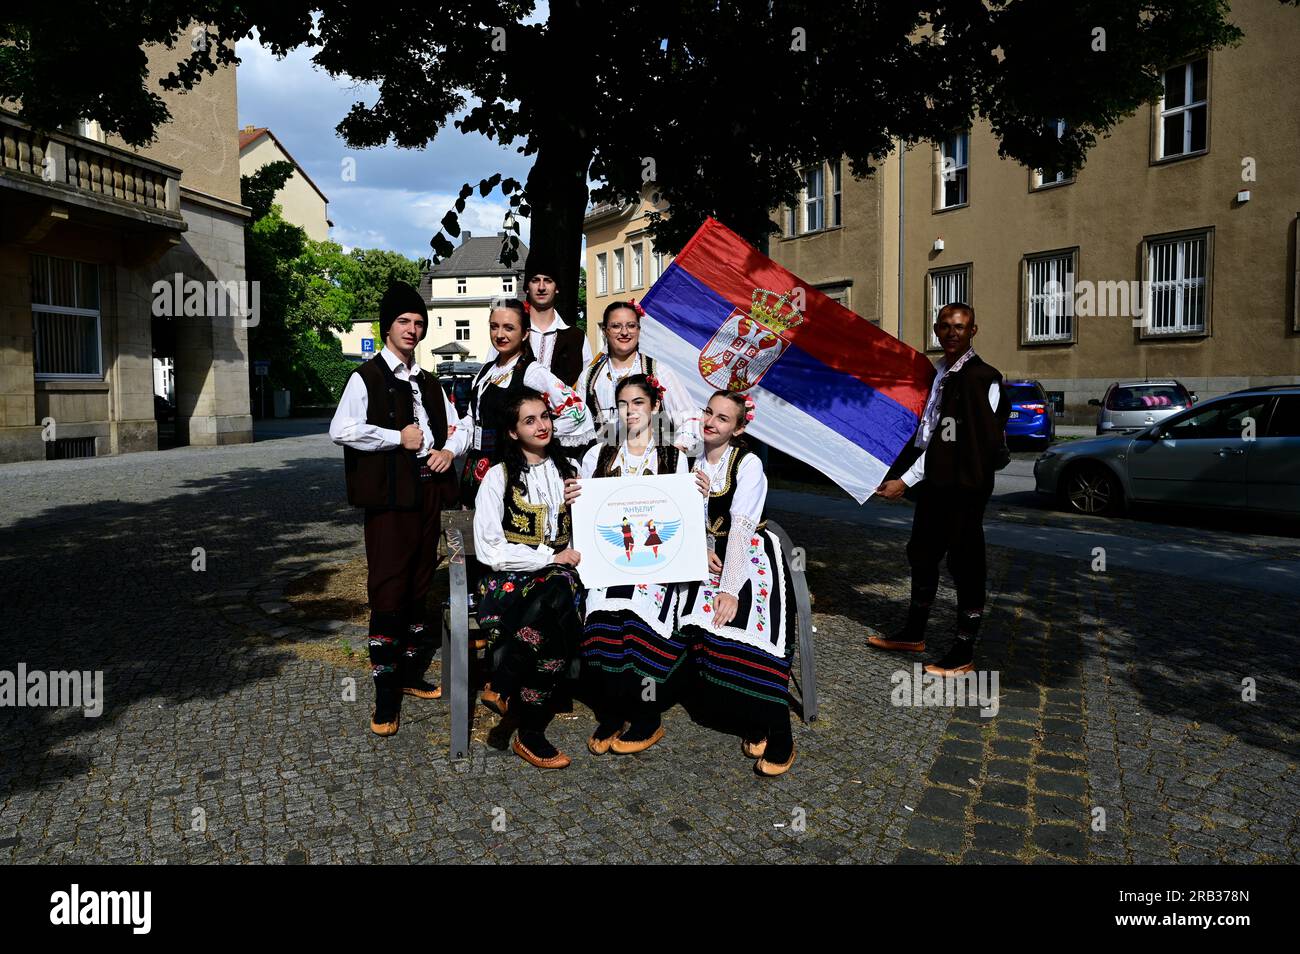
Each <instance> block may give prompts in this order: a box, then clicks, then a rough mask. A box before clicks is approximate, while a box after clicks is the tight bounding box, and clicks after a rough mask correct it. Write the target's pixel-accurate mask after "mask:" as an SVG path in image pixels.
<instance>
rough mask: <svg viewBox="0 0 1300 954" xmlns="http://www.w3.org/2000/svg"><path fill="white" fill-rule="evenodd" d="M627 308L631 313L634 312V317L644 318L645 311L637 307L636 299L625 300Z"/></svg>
mask: <svg viewBox="0 0 1300 954" xmlns="http://www.w3.org/2000/svg"><path fill="white" fill-rule="evenodd" d="M627 306H628V307H629V308H631V309H632V310H633V311H635V312H636V316H637V317H638V318H644V317H645V309H644V308H642V307H641V306H640V305H638V304H637V303H636V299H635V298H629V299H628V300H627Z"/></svg>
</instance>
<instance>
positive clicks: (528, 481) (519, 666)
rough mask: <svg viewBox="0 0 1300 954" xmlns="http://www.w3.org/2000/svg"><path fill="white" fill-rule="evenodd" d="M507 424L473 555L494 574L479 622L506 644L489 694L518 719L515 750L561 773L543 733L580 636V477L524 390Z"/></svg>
mask: <svg viewBox="0 0 1300 954" xmlns="http://www.w3.org/2000/svg"><path fill="white" fill-rule="evenodd" d="M502 420H503V423H504V422H505V421H509V422H510V423H509V425H508V426H506V427H503V433H502V445H501V456H502V462H501V463H499V464H496V465H494V466H493V467H492V468H491V469H490V470H489V471H488V472H487V474H486V475H485V476H484V478H483V481H482V483H481V484H480V486H479V490H478V496H477V497H476V498H475V505H474V547H475V556H476V557H477V558H478V560H479V562H481V563H483V564H485V565H486V566H487V568H488V570H487V572H486V573H485V574H484V576H483V578H482V579H481V580H480V582H479V588H478V592H479V612H478V620H479V623H480V625H483V626H485V627H487V628H489V629H494V630H495V631H496V633H497V635H498V636H499V638H500V639H501V640H504V641H505V649H504V656H503V658H502V660H501V662H500V664H499V665H498V667H497V669H496V671H495V672H494V673H493V676H492V684H493V685H492V688H493V689H494V690H495V693H494V696H495V698H496V699H497V700H499V711H504V710H506V709H508V710H509V712H510V713H511V714H512V715H514V714H517V715H518V718H519V732H518V734H517V735H516V737H515V740H514V742H513V744H512V746H511V747H512V749H513V750H514V752H515V754H516V755H518V756H519V757H520V758H522V759H524V760H525V761H527V762H530V763H531V764H533V765H535V766H537V767H538V768H546V769H550V768H564V767H565V766H566V765H568V764H569V763H570V759H569V757H568V756H567V755H565V754H564V753H563V752H561V751H559V750H558V749H557V748H556V747H555V746H554V745H552V744H551V743H550V741H549V740H548V739H547V738H546V726H547V724H548V723H549V722H550V718H551V711H550V701H551V697H552V695H553V693H554V691H555V688H556V686H557V685H558V683H559V680H560V679H561V678H562V677H563V674H564V672H565V670H566V669H567V668H568V665H569V662H570V661H571V660H572V659H573V657H574V655H575V654H576V653H577V650H578V641H579V638H580V637H581V635H582V604H583V589H582V583H581V581H580V580H579V578H578V574H577V571H576V569H575V568H576V567H577V565H578V561H579V559H580V557H579V554H578V552H577V551H576V550H573V549H572V548H571V547H570V546H569V543H570V529H571V528H570V523H569V508H568V505H567V504H566V503H565V482H566V480H568V481H574V482H575V483H576V480H575V478H576V474H575V471H574V468H573V464H572V462H571V461H570V460H569V459H568V457H566V456H565V455H564V453H563V452H562V451H561V450H560V449H559V446H558V445H557V444H556V442H555V440H554V439H553V429H554V423H553V418H552V416H551V411H550V408H549V406H548V404H547V401H546V400H545V399H544V398H543V397H542V396H541V395H540V394H538V393H537V392H536V391H529V390H523V391H521V392H520V393H519V395H518V397H516V398H515V399H513V400H512V401H511V402H510V403H509V404H508V405H507V406H506V408H505V410H504V413H503V418H502ZM486 694H487V690H485V695H486ZM485 701H486V700H485Z"/></svg>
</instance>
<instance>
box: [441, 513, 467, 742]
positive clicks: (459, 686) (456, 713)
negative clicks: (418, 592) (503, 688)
mask: <svg viewBox="0 0 1300 954" xmlns="http://www.w3.org/2000/svg"><path fill="white" fill-rule="evenodd" d="M447 550H448V553H449V554H450V557H449V559H448V564H449V576H450V581H449V582H450V590H451V593H450V596H451V608H450V611H449V613H448V615H449V616H450V617H451V626H450V627H448V628H449V629H450V633H444V639H443V644H442V679H443V687H444V688H443V695H444V697H446V698H448V700H449V704H450V706H451V757H452V758H453V759H463V758H468V757H469V711H470V705H471V700H470V697H469V590H468V582H467V578H466V573H465V546H464V540H463V538H462V536H461V533H460V531H459V530H448V531H447ZM448 637H449V638H448ZM449 683H450V685H448V684H449Z"/></svg>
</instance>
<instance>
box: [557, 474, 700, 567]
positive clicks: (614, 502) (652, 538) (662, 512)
mask: <svg viewBox="0 0 1300 954" xmlns="http://www.w3.org/2000/svg"><path fill="white" fill-rule="evenodd" d="M704 514H705V500H704V497H703V496H702V495H701V494H700V490H699V487H697V486H696V484H695V477H694V475H692V474H665V475H663V476H641V477H593V478H590V479H588V480H584V481H583V482H582V495H581V496H580V497H578V499H577V500H575V501H574V502H573V513H572V516H573V548H574V549H575V550H577V551H578V552H579V553H581V554H582V562H581V563H580V564H579V565H578V572H579V574H581V576H582V582H583V584H584V585H586V586H588V587H591V588H596V587H602V586H626V585H627V584H629V583H631V584H636V583H691V582H694V581H696V580H703V579H705V577H706V576H707V575H708V569H709V559H708V554H707V552H706V549H705V548H706V546H707V544H706V542H705V534H704Z"/></svg>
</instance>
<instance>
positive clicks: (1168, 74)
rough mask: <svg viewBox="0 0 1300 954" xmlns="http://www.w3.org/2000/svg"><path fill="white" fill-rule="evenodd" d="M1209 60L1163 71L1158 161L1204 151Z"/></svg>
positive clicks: (1204, 59)
mask: <svg viewBox="0 0 1300 954" xmlns="http://www.w3.org/2000/svg"><path fill="white" fill-rule="evenodd" d="M1208 77H1209V61H1208V60H1207V59H1206V58H1204V57H1202V58H1201V59H1199V60H1194V61H1193V62H1191V63H1184V64H1182V65H1181V66H1175V67H1173V68H1172V69H1168V70H1165V72H1164V75H1163V77H1162V81H1163V84H1164V88H1165V91H1164V95H1163V96H1162V97H1161V99H1160V123H1159V124H1158V125H1157V127H1156V134H1157V136H1158V140H1159V141H1158V143H1157V150H1156V155H1158V156H1159V157H1160V158H1161V159H1170V158H1173V157H1175V156H1186V155H1190V154H1192V153H1194V152H1204V151H1205V145H1206V137H1205V134H1206V129H1207V120H1208V116H1209V109H1210V106H1209V85H1208V82H1207V80H1208Z"/></svg>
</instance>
